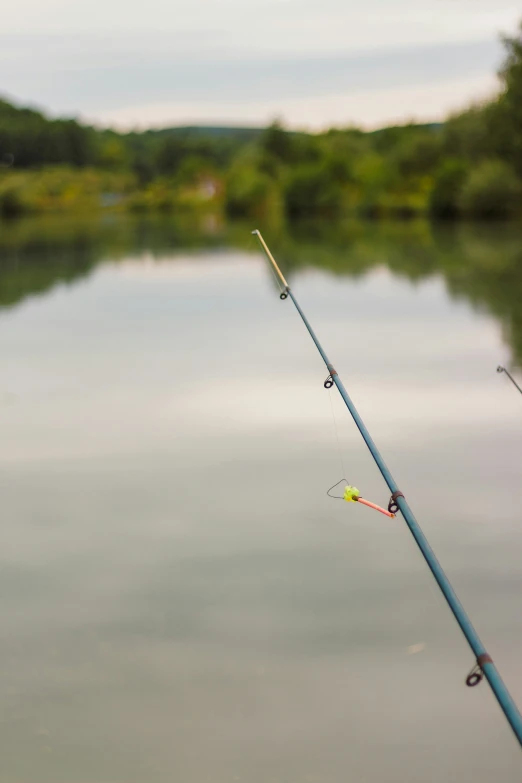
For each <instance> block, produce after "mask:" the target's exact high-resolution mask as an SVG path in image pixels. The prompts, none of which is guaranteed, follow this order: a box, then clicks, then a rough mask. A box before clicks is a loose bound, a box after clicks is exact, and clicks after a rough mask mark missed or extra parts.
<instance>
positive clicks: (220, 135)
mask: <svg viewBox="0 0 522 783" xmlns="http://www.w3.org/2000/svg"><path fill="white" fill-rule="evenodd" d="M263 130H264V128H245V127H234V126H227V125H179V126H174V127H170V128H157V129H154V128H151V129H149V130H146V131H143V132H142V133H143V135H147V136H158V137H161V136H192V137H198V138H214V139H227V140H228V139H233V140H237V141H241V142H247V141H255V140H256V139H258V138H259V137H260V136H261V134H262V133H263Z"/></svg>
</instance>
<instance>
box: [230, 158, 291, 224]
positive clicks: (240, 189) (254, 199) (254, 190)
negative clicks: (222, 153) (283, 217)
mask: <svg viewBox="0 0 522 783" xmlns="http://www.w3.org/2000/svg"><path fill="white" fill-rule="evenodd" d="M226 210H227V213H228V214H229V215H230V216H231V217H267V216H268V217H270V216H273V215H274V214H278V213H280V212H281V196H280V191H279V188H278V185H277V183H276V181H275V180H274V179H273V178H272V177H270V175H269V174H267V173H266V172H263V171H260V170H259V169H258V168H256V166H255V165H253V164H252V163H251V162H249V161H248V160H244V161H243V160H240V161H238V162H237V163H236V164H234V165H233V166H232V168H231V170H230V172H229V175H228V177H227V181H226Z"/></svg>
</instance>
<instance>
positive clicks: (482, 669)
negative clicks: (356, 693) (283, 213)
mask: <svg viewBox="0 0 522 783" xmlns="http://www.w3.org/2000/svg"><path fill="white" fill-rule="evenodd" d="M252 233H253V234H254V235H255V236H256V237H257V239H258V241H259V243H260V245H261V247H262V248H263V251H264V252H265V254H266V256H267V258H268V260H269V261H270V263H271V264H272V265H273V268H274V270H275V271H276V272H277V274H278V276H279V279H280V281H281V282H282V284H283V286H284V289H283V293H281V294H280V296H281V298H283V295H285V296H284V298H287V297H289V298H290V299H291V300H292V302H293V304H294V306H295V309H296V310H297V312H298V313H299V315H300V316H301V320H302V321H303V323H304V325H305V327H306V329H307V330H308V333H309V335H310V337H311V338H312V340H313V342H314V343H315V347H316V348H317V350H318V351H319V353H320V355H321V358H322V359H323V361H324V363H325V365H326V368H327V370H328V373H329V374H328V377H327V379H326V381H325V382H324V384H323V385H324V386H325V387H326V388H331V386H333V384H334V383H335V385H336V386H337V389H338V391H339V394H340V395H341V397H342V399H343V401H344V403H345V405H346V407H347V408H348V410H349V412H350V414H351V416H352V418H353V420H354V422H355V424H356V426H357V429H358V430H359V432H360V434H361V436H362V438H363V440H364V442H365V443H366V446H367V447H368V450H369V451H370V453H371V455H372V457H373V459H374V461H375V464H376V465H377V467H378V469H379V470H380V472H381V475H382V477H383V479H384V481H385V482H386V484H387V485H388V488H389V490H390V492H391V497H390V502H389V504H388V514H389V515H390V516H391V515H395V514H397V513H398V512H399V511H400V512H401V514H402V516H403V518H404V521H405V522H406V525H407V526H408V528H409V530H410V533H411V534H412V536H413V538H414V540H415V543H416V544H417V546H418V548H419V550H420V552H421V554H422V556H423V557H424V560H425V562H426V565H427V566H428V568H429V569H430V571H431V573H432V575H433V577H434V579H435V581H436V582H437V585H438V586H439V588H440V591H441V592H442V594H443V596H444V598H445V599H446V602H447V604H448V607H449V608H450V610H451V612H452V613H453V616H454V618H455V620H456V621H457V623H458V625H459V628H460V630H461V631H462V633H463V635H464V637H465V639H466V641H467V642H468V644H469V646H470V648H471V650H472V652H473V654H474V656H475V661H474V664H473V667H472V670H471V671H470V673H469V674H468V676H467V677H466V684H467V685H468V686H469V687H474V686H476V685H478V684H479V683H480V682H481V680H482V679H483V678H484V677H485V678H486V679H487V681H488V682H489V685H490V687H491V690H492V692H493V694H494V696H495V698H496V700H497V702H498V704H499V706H500V708H501V710H502V712H503V713H504V716H505V717H506V720H507V721H508V723H509V725H510V726H511V728H512V730H513V733H514V734H515V736H516V738H517V740H518V742H519V744H520V745H521V746H522V715H521V714H520V712H519V711H518V708H517V706H516V704H515V702H514V701H513V698H512V696H511V694H510V692H509V690H508V689H507V687H506V685H505V683H504V682H503V680H502V678H501V676H500V673H499V671H498V669H497V667H496V666H495V664H494V662H493V659H492V658H491V656H490V655H489V654H488V653H487V651H486V648H485V647H484V644H483V643H482V641H481V639H480V638H479V636H478V634H477V632H476V630H475V628H474V627H473V625H472V623H471V620H470V619H469V617H468V615H467V613H466V611H465V609H464V607H463V605H462V604H461V602H460V601H459V599H458V597H457V594H456V593H455V591H454V589H453V587H452V585H451V582H450V581H449V579H448V577H447V576H446V574H445V572H444V570H443V568H442V566H441V564H440V563H439V561H438V560H437V558H436V556H435V553H434V551H433V549H432V548H431V546H430V544H429V542H428V540H427V538H426V536H425V535H424V533H423V531H422V529H421V527H420V525H419V523H418V522H417V520H416V518H415V516H414V514H413V511H412V510H411V508H410V506H409V504H408V503H407V501H406V498H405V497H404V495H403V493H402V492H401V491H400V489H399V487H398V485H397V482H396V481H395V479H394V478H393V476H392V474H391V473H390V470H389V468H388V466H387V465H386V463H385V462H384V459H383V458H382V456H381V453H380V451H379V449H378V448H377V446H376V444H375V443H374V441H373V438H372V436H371V435H370V433H369V431H368V429H367V427H366V425H365V423H364V421H363V420H362V418H361V416H360V414H359V412H358V411H357V408H356V407H355V405H354V404H353V402H352V400H351V398H350V396H349V394H348V392H347V391H346V388H345V387H344V384H343V383H342V381H341V379H340V378H339V375H338V373H337V370H336V369H335V367H334V366H333V364H331V362H330V360H329V359H328V357H327V355H326V353H325V352H324V350H323V347H322V345H321V343H320V342H319V340H318V338H317V336H316V334H315V332H314V330H313V329H312V326H311V325H310V323H309V321H308V319H307V317H306V315H305V314H304V312H303V311H302V310H301V307H300V306H299V303H298V302H297V299H296V298H295V296H294V294H293V292H292V291H291V289H290V286H289V285H288V283H287V281H286V280H285V277H284V275H283V273H282V272H281V270H280V269H279V267H278V265H277V262H276V261H275V259H274V257H273V255H272V253H271V252H270V250H269V249H268V246H267V244H266V242H265V240H264V239H263V237H262V236H261V234H260V232H259V231H257V230H256V231H253V232H252ZM516 385H517V388H519V391H521V393H522V390H521V389H520V387H518V384H516ZM343 480H344V479H341V481H343ZM339 483H340V482H339ZM350 494H351V497H350ZM343 500H350V501H354V502H361V498H360V495H359V492H358V490H356V489H355V487H350V486H347V487H345V490H344V495H343ZM435 500H436V501H437V502H443V501H444V496H443V495H442V496H441V497H437V496H435ZM366 504H367V505H371V506H372V507H374V508H375V507H376V506H375V504H370V503H369V502H367V503H366ZM377 508H378V509H379V510H381V511H383V513H386V512H385V511H384V509H380V507H377Z"/></svg>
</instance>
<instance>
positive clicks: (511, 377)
mask: <svg viewBox="0 0 522 783" xmlns="http://www.w3.org/2000/svg"><path fill="white" fill-rule="evenodd" d="M497 372H505V373H506V375H507V377H508V378H509V380H510V381H511V383H512V384H513V386H515V388H517V389H518V390H519V392H520V394H522V389H521V388H520V386H519V385H518V383H517V382H516V380H515V379H514V378H513V376H512V375H511V373H510V372H509V370H506V368H505V367H502V365H501V364H499V365H498V367H497Z"/></svg>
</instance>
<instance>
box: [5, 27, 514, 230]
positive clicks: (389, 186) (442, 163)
mask: <svg viewBox="0 0 522 783" xmlns="http://www.w3.org/2000/svg"><path fill="white" fill-rule="evenodd" d="M504 46H505V51H506V56H505V62H504V65H503V67H502V70H501V72H500V78H501V82H502V90H501V92H500V94H499V95H498V97H497V98H495V99H494V100H492V101H490V102H489V103H486V104H484V105H476V106H472V107H471V108H469V109H467V110H466V111H464V112H462V113H460V114H458V115H454V116H452V117H450V118H449V119H448V121H447V122H446V123H444V124H428V125H416V124H412V123H410V124H407V125H403V126H394V127H389V128H383V129H381V130H378V131H374V132H371V133H365V132H363V131H362V130H359V129H357V128H346V129H331V130H329V131H327V132H324V133H317V134H310V133H302V132H294V131H288V130H286V129H285V128H284V127H283V126H282V125H281V124H280V123H279V122H275V123H273V124H272V125H270V126H269V127H268V128H266V129H264V130H262V129H256V128H250V129H248V128H197V127H192V128H191V127H186V128H165V129H162V130H157V131H155V130H149V131H145V132H143V133H137V132H134V133H127V134H120V133H117V132H116V131H112V130H104V131H101V130H95V129H93V128H89V127H85V126H83V125H81V124H80V123H78V122H77V121H75V120H50V119H48V118H46V117H45V116H44V115H43V114H41V113H40V112H38V111H34V110H32V109H25V108H17V107H15V106H13V105H11V104H10V103H8V102H7V101H0V166H1V165H2V163H3V164H4V168H0V212H2V213H3V214H5V215H10V216H15V215H18V214H20V213H23V212H26V211H39V210H49V209H65V208H70V209H75V208H79V207H81V208H83V207H84V205H86V206H89V207H91V206H93V205H94V204H95V203H98V204H99V205H100V204H101V205H104V204H106V203H108V202H107V199H106V198H105V196H104V194H106V193H110V194H112V195H111V196H110V198H109V202H111V203H112V202H113V201H114V200H119V201H121V202H122V203H126V204H127V205H128V206H129V208H131V209H134V210H156V209H157V210H160V211H165V210H168V211H175V210H178V209H194V210H196V211H198V210H200V209H202V208H204V209H207V208H212V209H214V210H220V209H222V207H224V208H225V210H226V212H227V213H228V214H229V215H233V216H243V217H253V216H256V217H262V216H268V215H271V216H275V215H279V216H283V215H287V216H289V217H290V218H300V217H307V218H310V217H312V216H324V217H329V218H333V217H336V216H340V215H343V214H346V215H348V214H349V215H354V216H361V215H362V216H368V217H378V218H384V217H391V216H393V217H400V218H412V217H416V216H417V215H420V214H428V213H429V214H432V215H434V216H436V217H444V218H450V217H451V218H455V217H458V216H460V215H475V216H480V217H484V218H488V217H505V216H509V215H513V214H516V213H517V212H518V211H519V210H520V207H521V204H520V199H519V196H518V194H519V184H518V180H517V177H518V178H519V179H522V28H521V30H520V31H519V32H518V33H517V34H516V35H515V36H514V37H512V38H505V39H504ZM12 157H14V168H13V170H7V169H6V168H5V164H6V163H9V161H10V160H11V158H12ZM94 168H96V169H97V173H96V174H94V173H93V170H94ZM72 169H76V170H82V169H83V170H84V171H85V176H83V175H80V174H78V176H76V177H73V176H72V175H71V174H70V172H69V174H63V176H64V177H65V179H64V180H63V181H62V180H61V176H62V175H60V174H59V171H62V172H64V171H65V170H72ZM106 175H112V176H114V177H116V180H115V181H114V183H113V184H111V185H110V187H109V186H108V185H107V183H106V182H105V179H104V178H105V177H106ZM38 180H41V181H40V182H39V181H38ZM79 188H80V189H82V188H83V191H82V193H80V192H79Z"/></svg>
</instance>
